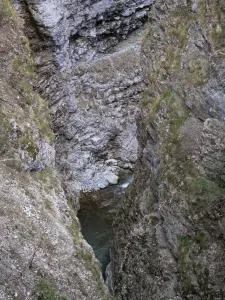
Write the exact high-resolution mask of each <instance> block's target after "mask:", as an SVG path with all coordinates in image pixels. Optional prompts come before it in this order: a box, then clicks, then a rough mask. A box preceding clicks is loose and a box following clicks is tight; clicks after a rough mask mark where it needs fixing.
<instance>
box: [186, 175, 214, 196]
mask: <svg viewBox="0 0 225 300" xmlns="http://www.w3.org/2000/svg"><path fill="white" fill-rule="evenodd" d="M186 188H187V190H188V191H189V192H191V193H193V194H195V195H209V194H214V193H215V194H218V192H219V191H220V187H219V186H218V185H217V184H216V183H215V182H214V181H212V180H210V179H208V178H206V177H204V176H202V175H199V176H197V177H195V178H192V179H191V180H189V181H187V186H186Z"/></svg>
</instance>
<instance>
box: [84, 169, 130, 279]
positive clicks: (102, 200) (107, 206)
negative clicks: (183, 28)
mask: <svg viewBox="0 0 225 300" xmlns="http://www.w3.org/2000/svg"><path fill="white" fill-rule="evenodd" d="M131 181H132V173H131V172H130V171H127V172H124V173H123V174H122V175H121V176H120V181H119V183H118V184H117V185H111V186H109V187H107V188H104V189H101V190H98V191H93V192H88V193H83V194H82V196H81V199H80V210H79V211H78V218H79V220H80V223H81V231H82V234H83V236H84V238H85V239H86V241H87V242H88V243H89V244H90V245H91V246H92V248H93V250H94V252H95V255H96V257H97V259H98V260H99V261H100V263H101V265H102V274H103V277H104V278H105V271H106V266H107V265H108V264H109V262H110V257H109V250H110V247H111V242H112V238H113V231H112V223H113V220H114V218H115V215H116V212H117V210H118V208H119V205H120V203H121V200H122V197H123V196H124V193H125V190H126V187H127V185H128V184H129V183H130V182H131Z"/></svg>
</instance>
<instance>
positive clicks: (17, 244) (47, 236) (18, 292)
mask: <svg viewBox="0 0 225 300" xmlns="http://www.w3.org/2000/svg"><path fill="white" fill-rule="evenodd" d="M23 30H24V26H23V21H22V19H20V18H19V17H18V16H17V13H16V12H15V10H14V9H13V8H12V6H11V4H10V2H9V1H8V0H2V1H1V2H0V41H1V43H0V68H1V73H0V231H1V236H0V244H1V247H0V299H1V300H11V299H20V300H24V299H27V300H28V299H34V300H35V299H52V300H63V299H67V300H69V299H79V300H81V299H84V300H85V299H90V300H93V299H96V300H99V299H109V296H107V293H106V291H105V287H104V283H103V279H102V275H101V269H100V266H99V263H98V262H97V260H96V258H95V257H94V254H93V250H92V249H91V247H90V246H89V245H88V244H87V243H86V242H85V240H84V239H83V237H82V235H81V233H80V226H79V222H78V219H77V217H76V215H75V212H74V210H73V208H72V204H70V203H67V199H66V197H65V193H64V190H63V188H62V179H61V178H60V177H59V175H58V174H57V172H56V170H55V150H54V134H53V132H52V130H51V122H50V115H49V110H48V105H47V103H46V101H45V100H44V99H43V98H41V96H40V95H39V94H38V93H37V92H36V91H35V86H36V81H37V74H36V70H35V64H34V62H33V59H32V56H31V51H30V46H29V40H28V39H27V37H26V36H25V35H24V33H23Z"/></svg>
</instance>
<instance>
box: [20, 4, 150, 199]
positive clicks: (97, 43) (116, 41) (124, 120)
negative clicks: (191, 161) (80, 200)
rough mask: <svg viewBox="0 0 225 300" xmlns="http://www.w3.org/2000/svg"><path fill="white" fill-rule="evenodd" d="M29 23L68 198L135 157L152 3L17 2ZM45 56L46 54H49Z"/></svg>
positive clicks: (106, 180) (109, 179)
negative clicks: (143, 57)
mask: <svg viewBox="0 0 225 300" xmlns="http://www.w3.org/2000/svg"><path fill="white" fill-rule="evenodd" d="M14 3H15V4H17V9H18V11H20V12H21V14H22V16H23V18H25V20H26V24H27V26H26V27H27V33H28V35H29V37H30V38H31V40H32V42H31V45H32V49H33V51H34V52H35V55H36V59H35V62H36V64H37V67H38V72H39V77H40V81H39V83H38V85H39V90H40V92H41V94H43V95H45V96H46V98H48V99H49V103H50V104H51V112H52V114H53V115H54V120H53V121H54V122H53V123H54V130H55V132H56V135H57V138H56V159H57V165H58V167H59V169H60V172H62V173H63V174H64V179H65V184H66V186H67V191H68V194H73V193H74V192H75V191H76V190H83V189H85V190H91V189H97V188H101V187H104V186H107V185H108V184H111V183H116V181H117V179H118V177H117V175H118V173H119V171H120V169H121V168H122V169H124V168H133V166H134V163H135V161H136V155H137V141H136V138H135V133H136V126H135V122H134V120H135V115H136V112H137V103H138V102H139V100H140V93H141V92H142V91H143V84H142V79H141V68H140V60H139V54H140V50H141V39H142V37H143V36H144V34H145V32H144V31H145V28H144V24H145V23H146V21H147V17H148V11H149V8H150V3H151V1H150V0H138V1H133V0H129V1H108V0H103V1H90V0H86V1H78V0H73V1H59V0H54V1H50V2H49V1H45V0H41V1H32V0H20V1H14ZM49 53H50V55H49Z"/></svg>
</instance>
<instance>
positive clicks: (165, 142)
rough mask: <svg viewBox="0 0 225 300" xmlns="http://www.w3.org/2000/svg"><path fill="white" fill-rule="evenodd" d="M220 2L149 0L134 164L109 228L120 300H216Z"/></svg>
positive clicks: (219, 280)
mask: <svg viewBox="0 0 225 300" xmlns="http://www.w3.org/2000/svg"><path fill="white" fill-rule="evenodd" d="M224 24H225V22H224V4H223V1H218V2H217V3H216V4H215V2H213V1H211V2H207V1H198V2H197V1H195V2H194V1H193V3H192V2H191V1H176V0H174V1H160V0H159V1H157V2H156V1H155V3H154V4H153V8H152V11H151V13H150V25H149V27H150V28H149V33H148V35H147V36H146V39H145V41H144V43H143V49H142V66H143V68H144V81H145V83H146V86H147V87H148V89H147V91H146V92H145V93H144V95H143V99H142V104H141V105H142V110H141V112H140V115H139V116H138V119H137V128H138V129H137V132H138V142H139V150H138V160H137V164H136V170H135V176H134V181H133V183H132V184H131V185H130V186H129V188H128V191H127V194H126V197H125V199H124V202H123V206H122V209H121V211H120V213H119V214H118V217H117V220H116V221H115V225H114V232H115V239H114V250H113V254H112V262H111V268H112V273H113V276H114V293H115V295H116V296H117V297H118V298H119V299H123V300H125V299H129V300H132V299H133V300H137V299H154V300H159V299H168V300H169V299H177V300H178V299H179V300H181V299H195V300H197V299H210V298H211V299H217V300H219V299H223V298H224V296H225V289H224V287H225V284H224V283H225V282H224V269H225V265H224V259H223V255H224V251H225V248H224V216H225V214H224V213H225V211H224V187H225V186H224V182H223V180H224V175H223V174H224V172H225V169H224V151H225V143H224V137H225V136H224V124H225V118H224V108H225V82H224V78H225V74H224V70H225V68H224V64H225V56H224V54H225V44H224V39H223V35H224V32H225V31H224V29H225V28H224Z"/></svg>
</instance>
